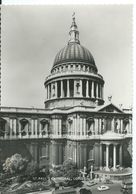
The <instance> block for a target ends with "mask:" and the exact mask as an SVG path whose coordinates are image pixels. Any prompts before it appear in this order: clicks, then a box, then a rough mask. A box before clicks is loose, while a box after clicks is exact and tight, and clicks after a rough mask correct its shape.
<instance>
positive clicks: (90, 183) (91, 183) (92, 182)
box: [87, 181, 97, 187]
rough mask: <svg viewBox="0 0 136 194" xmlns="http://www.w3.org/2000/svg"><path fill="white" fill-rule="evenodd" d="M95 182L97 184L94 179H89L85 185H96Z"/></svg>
mask: <svg viewBox="0 0 136 194" xmlns="http://www.w3.org/2000/svg"><path fill="white" fill-rule="evenodd" d="M96 184H97V183H96V182H94V181H89V183H87V186H88V187H91V186H93V185H96Z"/></svg>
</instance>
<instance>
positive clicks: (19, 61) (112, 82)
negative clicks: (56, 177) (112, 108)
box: [2, 5, 132, 108]
mask: <svg viewBox="0 0 136 194" xmlns="http://www.w3.org/2000/svg"><path fill="white" fill-rule="evenodd" d="M73 11H75V13H76V23H77V25H78V29H79V32H80V43H81V44H82V45H83V46H85V47H86V48H88V49H89V50H90V52H91V53H92V55H93V57H94V59H95V62H96V65H97V67H98V71H99V73H100V74H101V75H102V76H103V78H104V80H105V88H104V97H105V100H107V96H109V95H112V96H113V97H112V100H113V102H114V103H115V104H116V105H119V104H124V106H126V107H128V106H130V105H132V6H130V5H92V6H91V5H87V6H83V5H82V6H79V5H78V6H70V5H69V6H68V5H67V6H43V5H42V6H29V5H27V6H11V5H10V6H5V7H3V8H2V105H3V106H21V107H32V106H34V107H41V108H44V100H45V89H44V80H45V78H46V76H47V75H49V73H50V70H51V68H52V65H53V61H54V58H55V55H56V54H57V52H58V51H59V50H60V49H61V48H62V47H64V46H65V45H66V44H67V41H68V39H69V36H68V33H69V28H70V25H71V22H72V19H71V18H72V17H71V15H72V13H73Z"/></svg>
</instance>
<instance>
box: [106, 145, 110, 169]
mask: <svg viewBox="0 0 136 194" xmlns="http://www.w3.org/2000/svg"><path fill="white" fill-rule="evenodd" d="M106 170H107V171H109V144H106Z"/></svg>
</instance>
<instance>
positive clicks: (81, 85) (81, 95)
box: [80, 80, 83, 97]
mask: <svg viewBox="0 0 136 194" xmlns="http://www.w3.org/2000/svg"><path fill="white" fill-rule="evenodd" d="M82 87H83V83H82V80H80V97H83V94H82Z"/></svg>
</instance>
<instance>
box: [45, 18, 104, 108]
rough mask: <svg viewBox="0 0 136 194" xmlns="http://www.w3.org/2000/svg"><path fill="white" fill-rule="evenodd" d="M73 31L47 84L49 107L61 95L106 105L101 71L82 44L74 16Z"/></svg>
mask: <svg viewBox="0 0 136 194" xmlns="http://www.w3.org/2000/svg"><path fill="white" fill-rule="evenodd" d="M69 34H70V40H69V42H68V45H67V46H65V47H64V48H63V49H61V50H60V51H59V52H58V54H57V55H56V57H55V60H54V65H53V68H52V70H51V75H50V76H49V77H48V78H47V79H46V80H45V83H44V85H45V89H46V100H45V107H46V108H48V107H49V106H50V105H49V101H52V100H54V99H60V98H66V99H67V98H76V99H77V98H84V100H85V99H86V98H87V99H88V98H89V99H90V100H92V101H93V102H95V101H96V100H97V102H98V105H102V104H103V103H104V100H103V87H104V80H103V78H102V76H101V75H99V74H98V73H97V72H98V70H97V67H96V65H95V61H94V59H93V56H92V55H91V53H90V51H89V50H88V49H86V48H85V47H83V46H81V45H80V41H79V32H78V29H77V25H76V23H75V18H74V17H73V22H72V25H71V29H70V32H69ZM58 106H59V105H58ZM66 106H67V103H66Z"/></svg>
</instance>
